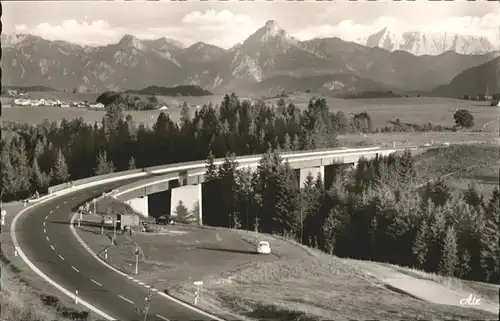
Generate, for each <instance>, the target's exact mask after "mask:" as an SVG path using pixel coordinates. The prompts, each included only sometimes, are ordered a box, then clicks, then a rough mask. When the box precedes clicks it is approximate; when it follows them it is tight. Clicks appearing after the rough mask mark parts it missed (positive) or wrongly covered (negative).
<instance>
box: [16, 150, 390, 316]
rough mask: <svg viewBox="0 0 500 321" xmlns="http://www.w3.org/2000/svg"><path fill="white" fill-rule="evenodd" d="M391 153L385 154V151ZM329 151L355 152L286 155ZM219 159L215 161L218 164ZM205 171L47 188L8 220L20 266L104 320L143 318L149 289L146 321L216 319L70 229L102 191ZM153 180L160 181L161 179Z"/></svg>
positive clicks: (200, 165)
mask: <svg viewBox="0 0 500 321" xmlns="http://www.w3.org/2000/svg"><path fill="white" fill-rule="evenodd" d="M377 149H378V148H377V147H375V148H362V149H359V153H360V154H363V153H364V152H367V151H369V152H370V153H372V152H373V151H374V150H377ZM393 151H394V150H384V152H385V153H390V152H393ZM328 153H330V154H331V153H334V154H342V153H344V154H349V155H352V154H353V153H356V150H355V149H349V150H346V149H335V150H329V151H304V152H299V153H297V152H295V153H288V154H289V155H290V154H293V155H294V156H290V157H296V158H300V157H305V156H307V157H308V158H310V157H314V155H317V156H318V157H319V158H321V157H323V156H324V155H325V154H328ZM284 158H285V159H286V158H287V155H284ZM259 160H260V155H255V156H247V157H242V158H237V161H239V162H243V163H245V164H247V165H251V166H253V165H255V164H256V163H258V161H259ZM221 161H222V160H217V162H218V163H220V162H221ZM204 167H205V161H198V162H191V163H188V164H185V163H184V164H174V165H168V166H160V167H157V168H152V169H147V170H145V171H143V170H135V171H126V172H121V173H114V174H110V175H105V176H101V177H93V178H88V179H83V180H79V181H75V182H74V187H72V188H67V187H66V186H64V185H59V186H55V187H51V192H52V193H53V195H52V197H49V198H46V199H44V200H41V201H38V203H35V204H34V205H32V206H30V207H28V208H27V209H25V210H23V211H22V212H20V213H19V214H18V215H16V217H15V218H14V219H13V221H12V223H11V236H12V239H13V242H14V246H16V247H17V249H18V252H19V255H20V256H21V258H23V260H24V261H25V263H26V264H27V265H28V266H29V267H30V268H31V269H33V270H34V271H35V272H36V273H37V274H38V275H39V276H41V277H42V278H44V279H45V280H46V281H47V282H49V283H51V284H52V285H53V286H55V287H56V288H58V289H59V290H60V291H62V292H63V293H65V294H66V295H67V296H69V297H71V298H72V299H76V298H77V299H78V300H80V301H79V302H81V304H84V305H86V306H87V307H88V308H90V309H92V310H94V312H97V313H98V314H101V316H103V318H105V319H109V320H113V319H117V320H144V319H143V317H144V316H143V315H141V314H140V313H138V312H137V309H142V308H143V307H144V303H145V301H144V299H145V298H146V296H147V295H148V293H150V291H153V296H152V301H151V306H150V309H149V314H148V318H147V319H146V320H180V321H184V320H186V321H187V320H212V319H218V318H217V317H215V316H211V315H209V314H207V313H204V312H203V311H200V310H198V309H196V308H194V307H192V306H190V305H188V304H185V303H181V302H176V301H173V300H172V299H168V298H167V297H166V295H164V294H160V293H159V292H158V291H157V289H154V286H153V285H147V284H139V283H138V282H137V281H135V280H133V279H132V278H131V277H126V276H123V275H120V274H118V273H116V272H115V271H113V270H111V269H110V268H108V267H106V266H105V265H103V263H102V262H100V261H98V260H96V259H95V258H94V257H93V256H92V255H91V254H89V253H88V252H87V250H86V249H85V248H84V247H83V246H82V245H81V244H80V243H79V242H78V241H77V240H76V239H75V237H74V235H73V233H72V231H71V229H70V228H69V226H70V225H69V224H70V220H71V212H72V211H74V209H75V208H76V207H78V206H79V205H80V204H82V203H84V202H86V201H88V200H91V199H93V198H95V197H97V196H100V195H102V194H103V193H104V192H108V191H111V190H114V189H117V188H119V187H121V186H125V185H130V184H135V183H136V182H138V181H140V180H144V179H146V180H149V179H150V178H148V177H150V176H151V175H158V174H168V173H173V174H177V175H178V173H179V171H183V170H202V169H204ZM158 179H162V175H159V177H158ZM163 179H164V177H163ZM76 291H78V292H76ZM76 293H78V294H77V295H76ZM218 320H220V319H218Z"/></svg>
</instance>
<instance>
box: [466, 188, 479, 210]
mask: <svg viewBox="0 0 500 321" xmlns="http://www.w3.org/2000/svg"><path fill="white" fill-rule="evenodd" d="M464 200H465V201H466V202H467V204H469V205H470V206H473V207H476V208H477V207H478V206H480V205H482V204H483V198H482V195H481V193H479V191H478V190H477V188H476V186H475V185H474V184H470V185H469V186H468V188H467V190H466V191H465V192H464Z"/></svg>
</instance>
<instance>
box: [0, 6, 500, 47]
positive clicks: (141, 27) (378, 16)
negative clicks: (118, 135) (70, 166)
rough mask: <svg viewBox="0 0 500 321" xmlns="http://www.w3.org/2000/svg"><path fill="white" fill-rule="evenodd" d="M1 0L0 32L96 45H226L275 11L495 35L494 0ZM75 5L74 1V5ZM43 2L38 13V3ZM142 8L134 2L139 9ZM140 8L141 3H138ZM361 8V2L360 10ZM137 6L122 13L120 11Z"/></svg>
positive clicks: (295, 20) (303, 24) (315, 21)
mask: <svg viewBox="0 0 500 321" xmlns="http://www.w3.org/2000/svg"><path fill="white" fill-rule="evenodd" d="M65 4H66V3H63V4H57V3H56V4H54V2H44V3H43V6H40V5H39V4H36V3H25V2H20V3H14V2H7V3H6V5H5V7H6V9H7V12H6V14H5V17H4V18H3V22H4V31H5V32H7V33H8V32H17V33H32V34H35V35H38V36H41V37H44V38H46V39H49V40H66V41H70V42H75V43H79V44H90V45H103V44H109V43H113V42H116V41H118V40H119V39H120V38H121V37H122V36H123V35H124V34H127V33H128V34H132V35H135V36H137V37H139V38H148V39H151V38H159V37H169V38H173V39H176V40H179V41H182V42H184V43H185V44H186V45H190V44H192V43H194V42H197V41H204V42H207V43H211V44H214V45H217V46H221V47H224V48H229V47H231V46H233V45H235V44H236V43H238V42H241V41H243V40H245V39H246V38H247V37H248V36H249V35H251V34H252V33H253V32H255V31H256V30H257V29H258V28H260V27H262V26H263V24H264V23H265V21H266V20H267V19H275V20H277V22H278V24H280V25H281V26H282V27H284V29H285V30H287V31H288V32H290V33H291V34H292V35H293V36H295V37H296V38H298V39H301V40H306V39H311V38H315V37H340V38H342V39H344V40H347V41H355V40H357V39H360V38H366V37H367V36H368V35H370V34H373V33H375V32H377V31H379V30H381V29H382V28H384V27H389V28H391V29H394V30H396V31H445V32H451V33H460V34H472V35H482V36H487V37H489V38H490V40H492V41H496V42H498V32H499V24H498V22H499V21H500V10H499V9H498V6H491V5H489V6H488V5H481V4H479V3H473V4H467V3H464V4H459V3H457V2H455V3H442V4H439V5H438V4H437V3H433V4H432V6H430V5H429V4H427V3H426V2H420V3H413V4H410V3H404V4H402V3H400V4H390V5H389V4H387V3H378V4H377V3H373V2H372V3H355V2H351V3H338V4H337V3H336V4H331V5H330V6H326V5H325V3H319V4H307V5H306V3H300V4H295V5H292V4H289V5H287V6H284V3H270V2H266V3H252V5H251V6H250V5H247V3H234V2H233V3H225V4H223V3H214V4H210V3H186V4H182V5H175V4H172V2H169V3H161V2H158V3H152V2H148V3H142V4H141V3H139V2H130V3H121V4H119V3H117V2H114V3H110V2H109V3H108V2H106V3H104V2H103V3H97V2H94V3H88V2H83V3H81V4H80V3H78V2H73V3H72V4H71V6H69V5H67V6H66V5H65ZM76 7H78V8H79V9H77V8H76ZM42 8H45V9H46V10H44V14H43V15H40V14H39V13H40V10H42ZM141 8H142V9H141ZM140 9H141V10H140ZM365 9H366V10H365ZM126 12H129V13H130V12H137V14H135V15H130V16H127V18H124V16H123V15H122V14H121V13H126Z"/></svg>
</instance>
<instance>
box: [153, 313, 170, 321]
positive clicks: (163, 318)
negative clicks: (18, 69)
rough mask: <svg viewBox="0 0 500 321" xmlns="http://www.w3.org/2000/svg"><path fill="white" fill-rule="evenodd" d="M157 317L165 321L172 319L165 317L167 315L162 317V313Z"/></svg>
mask: <svg viewBox="0 0 500 321" xmlns="http://www.w3.org/2000/svg"><path fill="white" fill-rule="evenodd" d="M156 317H158V318H160V319H162V320H165V321H170V320H169V319H167V318H165V317H162V316H161V315H159V314H157V315H156Z"/></svg>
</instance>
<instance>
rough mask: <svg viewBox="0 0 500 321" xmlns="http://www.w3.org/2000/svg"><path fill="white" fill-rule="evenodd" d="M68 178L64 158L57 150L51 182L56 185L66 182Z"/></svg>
mask: <svg viewBox="0 0 500 321" xmlns="http://www.w3.org/2000/svg"><path fill="white" fill-rule="evenodd" d="M69 177H70V173H69V172H68V165H67V164H66V158H65V157H64V154H63V152H62V150H61V149H57V153H56V160H55V164H54V167H53V180H54V181H56V182H58V183H63V182H67V181H68V179H69Z"/></svg>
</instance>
